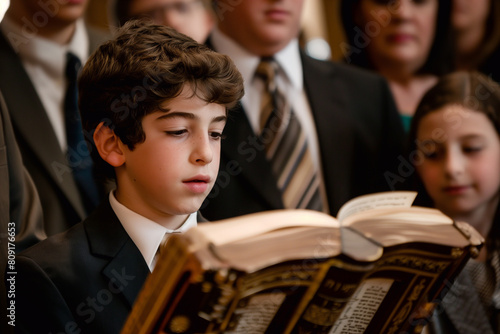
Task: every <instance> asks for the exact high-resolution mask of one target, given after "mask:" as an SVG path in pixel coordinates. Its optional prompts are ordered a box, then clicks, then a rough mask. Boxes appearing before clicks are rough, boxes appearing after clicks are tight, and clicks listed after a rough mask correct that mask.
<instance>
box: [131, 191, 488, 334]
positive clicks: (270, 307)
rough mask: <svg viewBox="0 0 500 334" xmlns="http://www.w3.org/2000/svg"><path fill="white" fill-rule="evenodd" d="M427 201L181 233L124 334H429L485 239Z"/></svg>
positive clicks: (403, 195)
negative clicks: (423, 333)
mask: <svg viewBox="0 0 500 334" xmlns="http://www.w3.org/2000/svg"><path fill="white" fill-rule="evenodd" d="M415 196H416V193H413V192H387V193H379V194H373V195H366V196H361V197H358V198H356V199H354V200H351V201H349V202H348V203H346V204H345V205H344V206H343V207H342V208H341V210H340V211H339V214H338V218H334V217H331V216H329V215H326V214H323V213H320V212H315V211H308V210H279V211H268V212H262V213H256V214H250V215H246V216H241V217H236V218H232V219H227V220H223V221H219V222H213V223H207V224H201V225H199V226H198V227H196V228H193V229H190V230H189V231H187V232H186V233H185V234H184V235H173V236H172V237H171V238H170V239H169V241H168V243H167V244H166V245H165V247H166V248H167V250H166V251H162V252H161V254H162V257H161V258H160V259H159V260H158V263H157V265H156V268H155V270H154V271H153V273H152V274H151V275H150V276H149V277H148V279H147V280H146V282H145V284H144V286H143V288H142V291H141V292H140V294H139V296H138V298H137V300H136V302H135V304H134V307H133V310H132V312H131V314H130V316H129V318H128V320H127V322H126V324H125V325H124V327H123V330H122V334H128V333H134V334H137V333H227V334H240V333H241V334H243V333H245V334H246V333H349V334H352V333H364V332H366V333H400V332H402V331H404V332H408V333H410V332H419V330H421V327H422V324H423V323H424V322H422V321H420V319H422V318H425V317H426V316H429V314H430V313H431V312H432V308H433V305H435V302H436V301H439V300H442V298H443V297H444V294H445V293H446V291H447V290H449V287H450V286H451V284H452V282H453V280H454V278H455V277H456V275H457V274H458V273H459V272H460V270H461V269H462V268H463V266H464V265H465V262H466V261H467V260H468V259H469V258H470V257H471V256H476V255H477V254H478V252H479V248H480V247H481V246H482V244H483V239H482V237H481V236H480V235H479V234H478V232H477V231H476V230H474V229H473V228H472V227H471V226H470V225H468V224H466V223H459V222H454V221H452V220H451V219H450V218H448V217H447V216H445V215H444V214H442V213H441V212H440V211H438V210H435V209H428V208H421V207H412V206H411V203H412V202H413V200H414V198H415Z"/></svg>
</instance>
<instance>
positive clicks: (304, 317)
mask: <svg viewBox="0 0 500 334" xmlns="http://www.w3.org/2000/svg"><path fill="white" fill-rule="evenodd" d="M327 264H328V265H329V268H328V270H327V272H326V275H325V276H324V278H323V280H322V281H321V283H320V285H319V287H318V289H317V291H316V293H315V294H314V295H313V297H312V299H311V300H310V301H309V303H308V304H307V307H306V308H305V310H304V311H303V313H302V314H301V316H300V318H299V320H298V321H297V323H296V324H295V326H294V327H293V330H292V333H315V334H326V333H328V332H329V331H330V328H331V327H332V326H333V324H334V323H335V321H336V320H337V319H338V317H339V316H340V314H341V312H342V310H343V309H344V307H345V305H346V304H347V302H348V301H349V299H350V297H351V296H352V295H353V293H354V292H355V291H356V289H357V287H358V285H359V284H360V282H361V280H362V279H363V277H364V276H365V274H366V272H367V270H368V269H367V266H355V265H351V264H349V263H345V262H342V261H341V260H338V259H337V260H333V261H329V262H327Z"/></svg>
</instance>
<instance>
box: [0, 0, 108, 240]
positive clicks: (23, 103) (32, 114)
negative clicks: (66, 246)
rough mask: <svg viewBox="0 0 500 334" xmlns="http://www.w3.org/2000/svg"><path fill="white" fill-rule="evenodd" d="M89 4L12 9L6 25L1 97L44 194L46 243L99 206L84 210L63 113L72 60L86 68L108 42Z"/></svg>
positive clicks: (15, 5) (0, 53)
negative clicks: (87, 19) (89, 20)
mask: <svg viewBox="0 0 500 334" xmlns="http://www.w3.org/2000/svg"><path fill="white" fill-rule="evenodd" d="M87 3H88V1H86V0H85V1H81V2H64V3H61V2H57V1H52V2H50V1H47V2H45V1H35V0H29V1H11V4H10V7H9V9H8V11H7V14H6V16H5V18H4V19H3V21H2V23H1V25H0V27H1V31H0V89H1V90H2V92H3V94H4V97H5V101H6V104H7V106H8V108H9V112H10V115H11V119H12V124H13V127H14V131H15V134H16V138H17V141H18V143H19V147H20V150H21V153H22V156H23V160H24V164H25V166H26V168H27V169H28V171H29V173H30V175H31V177H32V178H33V181H34V183H35V185H36V187H37V190H38V192H39V194H40V198H41V202H42V207H43V214H44V221H45V230H46V232H47V234H48V235H52V234H54V233H57V232H61V231H63V230H65V229H67V228H69V227H70V226H73V225H74V224H76V223H77V222H79V221H81V220H82V219H83V218H84V217H86V216H87V214H88V212H89V211H90V210H91V209H92V208H93V207H94V205H95V203H92V204H90V201H87V202H88V203H89V204H88V205H86V204H87V202H86V201H85V196H84V194H83V191H82V190H81V189H80V188H79V186H78V184H77V182H76V181H75V179H74V177H73V171H72V169H71V166H70V164H71V162H70V161H71V160H68V155H67V152H68V148H69V145H68V142H67V136H66V135H65V134H66V133H67V132H71V131H72V130H68V129H67V127H66V126H65V119H66V118H65V113H64V109H63V106H64V99H65V92H66V89H67V87H66V86H67V85H66V82H67V78H66V76H65V67H66V66H67V62H66V55H67V54H68V53H72V54H75V55H76V56H77V57H78V58H79V59H80V61H81V62H85V60H86V58H87V57H88V55H89V52H91V51H93V50H94V49H95V48H96V47H97V45H98V44H100V43H101V42H102V41H104V40H105V39H106V37H105V34H99V33H98V32H95V31H94V30H91V29H88V28H87V27H85V25H84V23H83V14H84V12H85V9H86V6H87ZM80 132H81V130H80ZM87 155H88V154H87ZM90 182H92V181H90ZM97 201H98V199H97V198H96V199H95V202H97Z"/></svg>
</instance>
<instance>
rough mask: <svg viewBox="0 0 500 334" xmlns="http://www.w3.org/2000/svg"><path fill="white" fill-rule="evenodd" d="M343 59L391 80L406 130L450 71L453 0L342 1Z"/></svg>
mask: <svg viewBox="0 0 500 334" xmlns="http://www.w3.org/2000/svg"><path fill="white" fill-rule="evenodd" d="M341 13H342V20H343V26H344V30H345V34H346V38H347V41H348V46H347V47H342V51H343V54H344V58H345V61H346V62H347V63H349V64H352V65H357V66H361V67H364V68H368V69H372V70H374V71H377V72H379V73H380V74H381V75H383V76H384V77H385V78H386V79H387V80H388V82H389V85H390V87H391V91H392V93H393V95H394V99H395V101H396V105H397V107H398V109H399V112H400V114H401V118H402V121H403V124H404V125H405V128H406V129H408V126H409V124H410V120H411V116H412V115H413V113H414V112H415V109H416V108H417V105H418V102H419V101H420V99H421V98H422V96H423V95H424V93H425V92H426V91H427V90H428V89H429V88H430V87H431V86H433V85H434V84H435V83H436V81H437V79H438V77H439V76H440V75H443V74H446V73H449V72H451V70H452V69H453V66H452V65H453V64H452V63H453V62H450V59H452V51H453V48H452V45H453V39H452V29H451V19H450V16H451V15H450V13H451V0H418V1H417V0H397V1H394V0H342V7H341Z"/></svg>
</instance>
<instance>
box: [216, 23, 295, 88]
mask: <svg viewBox="0 0 500 334" xmlns="http://www.w3.org/2000/svg"><path fill="white" fill-rule="evenodd" d="M211 42H212V44H213V46H214V48H215V50H217V52H219V53H222V54H225V55H228V56H229V57H230V58H231V59H232V60H233V62H234V64H235V65H236V67H237V68H238V70H239V71H240V73H241V75H242V76H243V79H244V82H245V83H246V84H250V83H251V82H252V79H253V76H254V73H255V70H256V69H257V66H258V65H259V62H260V57H259V56H256V55H254V54H252V53H250V52H249V51H248V50H246V49H245V48H243V47H242V46H241V45H239V44H238V43H237V42H236V41H234V40H232V39H231V38H230V37H228V36H227V35H225V34H224V33H223V32H221V31H220V30H219V29H218V28H217V27H215V28H214V30H213V31H212V34H211ZM274 59H275V60H276V61H277V62H278V63H279V65H280V67H281V69H282V70H283V72H284V73H285V76H286V77H287V78H288V80H289V81H290V82H291V84H292V85H293V86H294V87H295V88H296V89H299V90H302V87H303V82H304V80H303V73H302V61H301V58H300V49H299V41H298V39H293V40H292V41H291V42H290V43H288V45H287V46H286V47H285V48H284V49H283V50H281V51H279V52H278V53H276V54H275V55H274Z"/></svg>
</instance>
